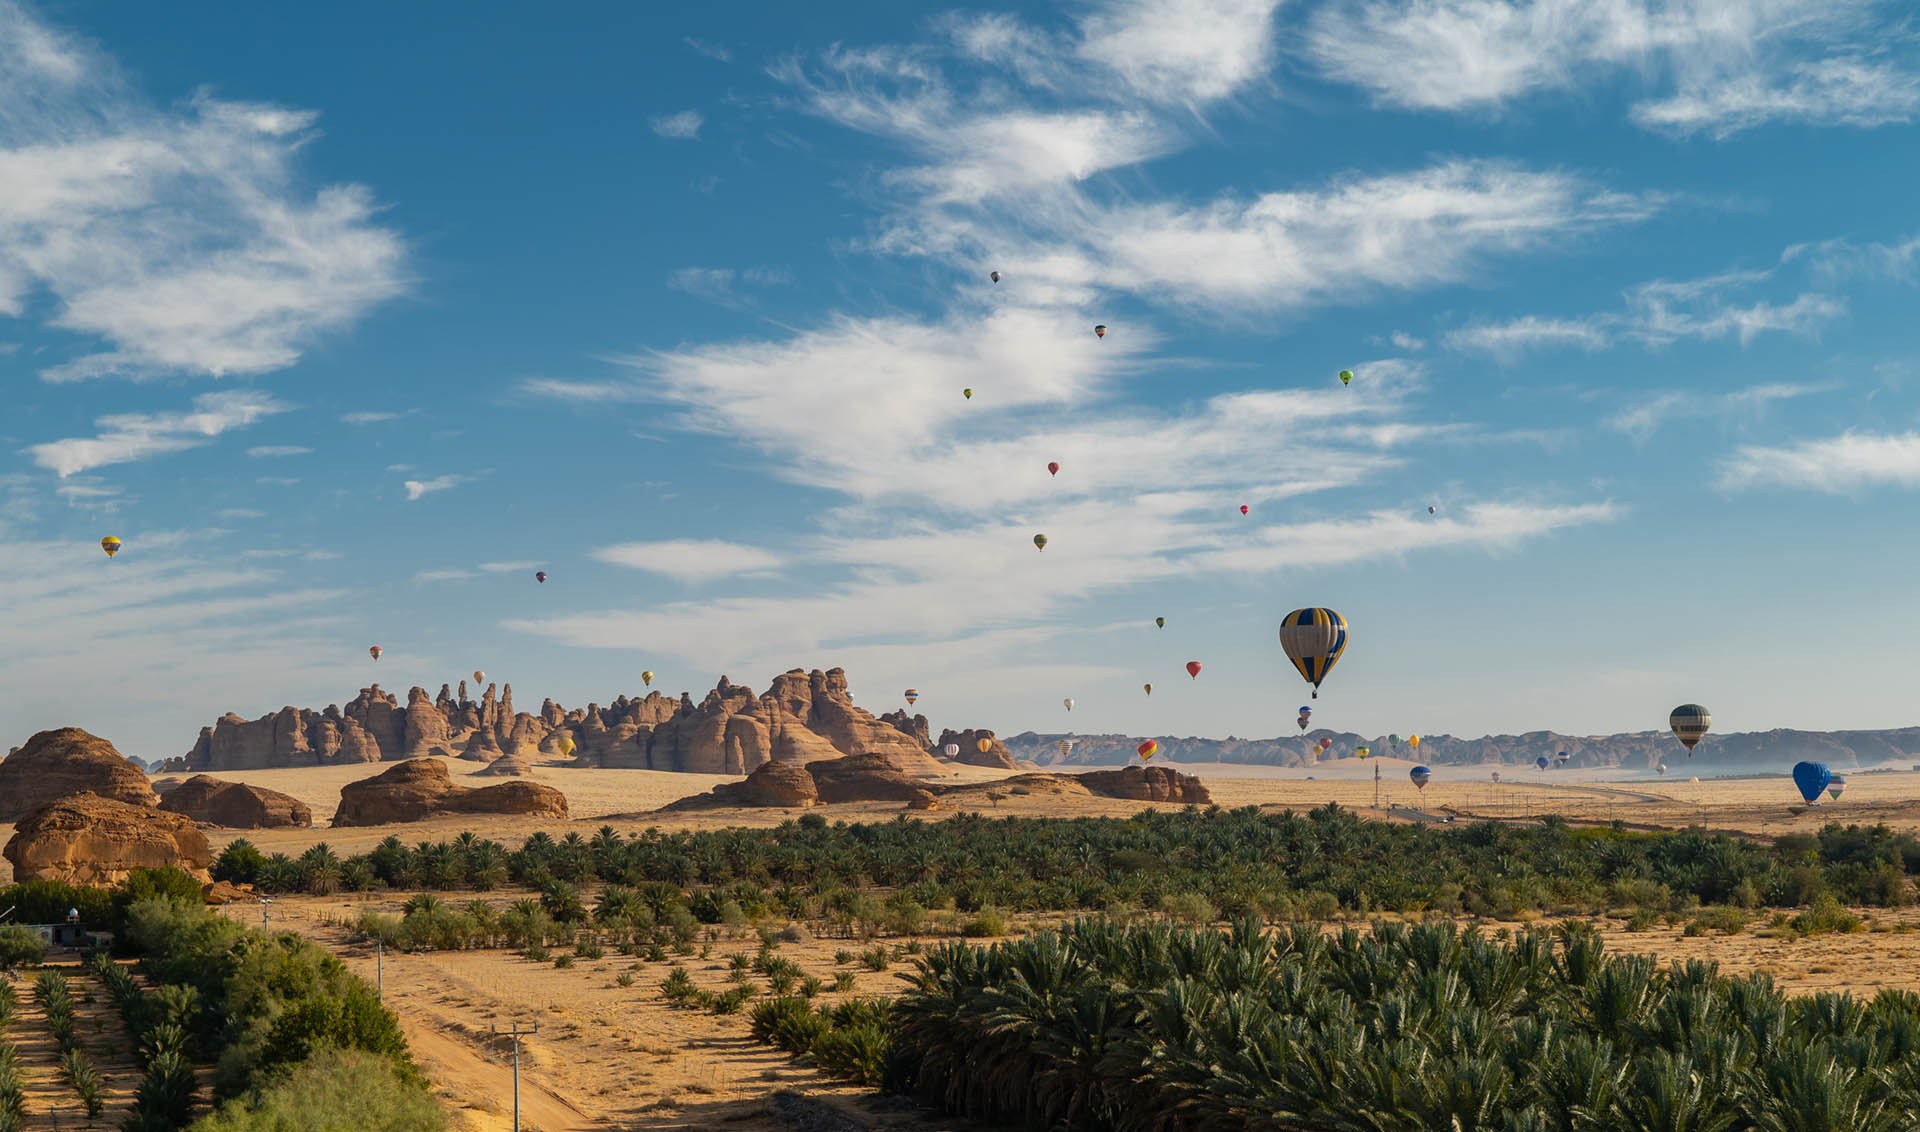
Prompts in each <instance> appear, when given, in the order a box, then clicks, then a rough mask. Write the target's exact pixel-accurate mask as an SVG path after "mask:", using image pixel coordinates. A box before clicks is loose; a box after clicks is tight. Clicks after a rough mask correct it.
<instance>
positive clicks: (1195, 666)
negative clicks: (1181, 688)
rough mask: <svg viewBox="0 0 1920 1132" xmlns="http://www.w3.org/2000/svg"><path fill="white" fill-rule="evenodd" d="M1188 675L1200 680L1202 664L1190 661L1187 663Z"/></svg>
mask: <svg viewBox="0 0 1920 1132" xmlns="http://www.w3.org/2000/svg"><path fill="white" fill-rule="evenodd" d="M1187 675H1188V676H1191V677H1193V678H1194V679H1196V680H1197V679H1199V678H1200V662H1199V661H1197V660H1189V661H1188V662H1187Z"/></svg>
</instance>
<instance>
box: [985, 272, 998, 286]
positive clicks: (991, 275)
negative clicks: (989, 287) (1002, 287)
mask: <svg viewBox="0 0 1920 1132" xmlns="http://www.w3.org/2000/svg"><path fill="white" fill-rule="evenodd" d="M987 278H989V279H991V280H993V281H994V282H995V283H998V282H1000V273H999V272H998V271H989V272H987Z"/></svg>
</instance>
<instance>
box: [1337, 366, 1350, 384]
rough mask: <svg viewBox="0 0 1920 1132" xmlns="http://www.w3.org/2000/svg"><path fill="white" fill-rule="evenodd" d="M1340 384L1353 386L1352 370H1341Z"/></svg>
mask: <svg viewBox="0 0 1920 1132" xmlns="http://www.w3.org/2000/svg"><path fill="white" fill-rule="evenodd" d="M1340 384H1342V385H1352V384H1353V371H1352V370H1350V369H1343V370H1341V371H1340Z"/></svg>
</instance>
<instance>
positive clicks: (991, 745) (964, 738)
mask: <svg viewBox="0 0 1920 1132" xmlns="http://www.w3.org/2000/svg"><path fill="white" fill-rule="evenodd" d="M982 739H984V740H986V742H987V749H986V750H984V751H983V750H981V749H980V741H981V740H982ZM948 744H952V745H954V746H956V747H959V748H960V753H959V754H957V755H955V756H953V761H954V762H957V763H965V764H967V765H968V766H984V767H991V768H993V769H994V770H1017V769H1019V768H1018V766H1017V765H1016V764H1015V763H1014V761H1013V755H1012V754H1010V753H1008V751H1007V745H1006V744H1005V743H1002V742H1001V741H1000V740H998V739H996V738H994V736H993V732H991V731H987V730H985V729H982V728H972V727H969V728H968V729H967V730H965V731H954V730H952V729H948V730H946V731H942V732H941V733H940V747H941V749H942V750H944V749H945V748H946V747H947V745H948Z"/></svg>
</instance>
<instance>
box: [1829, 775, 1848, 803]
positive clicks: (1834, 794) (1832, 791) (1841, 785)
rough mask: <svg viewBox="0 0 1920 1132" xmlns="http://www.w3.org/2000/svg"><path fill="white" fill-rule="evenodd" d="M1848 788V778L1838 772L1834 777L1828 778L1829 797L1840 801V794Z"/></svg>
mask: <svg viewBox="0 0 1920 1132" xmlns="http://www.w3.org/2000/svg"><path fill="white" fill-rule="evenodd" d="M1846 789H1847V780H1846V779H1845V778H1842V777H1841V776H1840V775H1837V774H1836V775H1834V776H1833V777H1832V778H1829V779H1827V797H1829V798H1832V799H1833V800H1834V801H1836V802H1838V801H1839V800H1840V795H1841V794H1842V793H1844V792H1845V791H1846Z"/></svg>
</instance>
